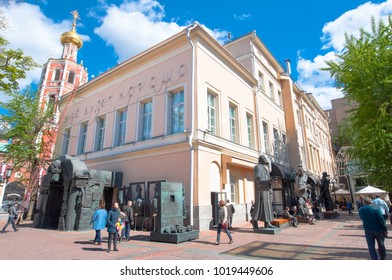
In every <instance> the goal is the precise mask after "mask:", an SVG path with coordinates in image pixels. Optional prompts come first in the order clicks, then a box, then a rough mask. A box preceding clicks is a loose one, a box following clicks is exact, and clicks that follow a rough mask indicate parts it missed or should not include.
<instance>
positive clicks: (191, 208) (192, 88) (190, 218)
mask: <svg viewBox="0 0 392 280" xmlns="http://www.w3.org/2000/svg"><path fill="white" fill-rule="evenodd" d="M196 26H198V22H194V23H193V24H192V25H191V26H189V27H188V28H187V30H186V36H187V38H188V41H189V43H190V45H191V48H192V70H191V71H192V72H191V96H192V99H191V114H190V116H191V131H190V134H189V137H188V143H189V147H190V152H191V167H190V168H191V170H190V171H191V178H190V187H189V192H190V205H189V223H190V225H191V226H193V189H194V185H193V181H194V153H195V152H194V150H193V132H194V128H195V116H194V111H195V110H194V106H195V105H194V104H195V92H194V91H195V46H194V44H193V42H192V40H191V37H190V33H191V30H192V29H194V28H195V27H196Z"/></svg>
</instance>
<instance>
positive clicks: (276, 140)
mask: <svg viewBox="0 0 392 280" xmlns="http://www.w3.org/2000/svg"><path fill="white" fill-rule="evenodd" d="M279 142H280V141H279V132H278V130H277V129H276V128H274V156H275V157H279Z"/></svg>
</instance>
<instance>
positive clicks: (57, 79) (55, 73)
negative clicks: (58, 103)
mask: <svg viewBox="0 0 392 280" xmlns="http://www.w3.org/2000/svg"><path fill="white" fill-rule="evenodd" d="M60 74H61V72H60V69H56V70H54V81H59V80H60Z"/></svg>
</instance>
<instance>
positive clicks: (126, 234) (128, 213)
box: [122, 200, 133, 241]
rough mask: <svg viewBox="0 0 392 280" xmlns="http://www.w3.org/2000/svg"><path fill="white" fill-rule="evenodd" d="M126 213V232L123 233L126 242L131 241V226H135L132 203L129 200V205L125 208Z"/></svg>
mask: <svg viewBox="0 0 392 280" xmlns="http://www.w3.org/2000/svg"><path fill="white" fill-rule="evenodd" d="M124 212H125V214H126V217H125V230H124V231H123V232H124V233H123V236H122V238H123V239H124V240H125V241H129V240H130V239H131V238H130V233H131V225H132V224H133V208H132V201H131V200H128V202H127V205H126V206H125V207H124Z"/></svg>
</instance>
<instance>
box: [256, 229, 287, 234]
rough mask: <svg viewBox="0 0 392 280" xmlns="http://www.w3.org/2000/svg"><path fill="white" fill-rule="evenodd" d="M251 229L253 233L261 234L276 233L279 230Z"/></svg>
mask: <svg viewBox="0 0 392 280" xmlns="http://www.w3.org/2000/svg"><path fill="white" fill-rule="evenodd" d="M253 231H254V232H255V233H261V234H277V233H279V232H280V231H281V229H280V228H254V229H253Z"/></svg>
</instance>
